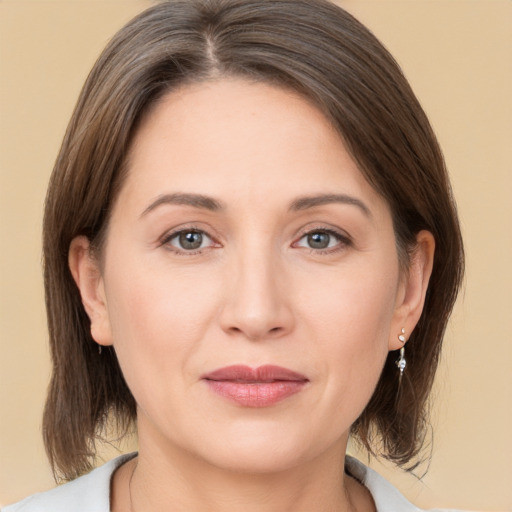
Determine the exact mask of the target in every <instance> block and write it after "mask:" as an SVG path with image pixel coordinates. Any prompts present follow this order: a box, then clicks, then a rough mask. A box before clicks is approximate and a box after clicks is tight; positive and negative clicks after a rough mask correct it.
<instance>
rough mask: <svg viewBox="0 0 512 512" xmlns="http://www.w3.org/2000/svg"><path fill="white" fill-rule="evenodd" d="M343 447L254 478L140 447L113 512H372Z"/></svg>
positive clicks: (121, 479)
mask: <svg viewBox="0 0 512 512" xmlns="http://www.w3.org/2000/svg"><path fill="white" fill-rule="evenodd" d="M345 447H346V443H345V442H341V443H340V446H338V447H336V449H333V450H330V451H329V452H328V453H325V454H322V455H321V456H319V457H317V458H315V459H314V460H308V461H307V462H304V463H303V464H300V463H299V464H296V465H294V466H292V467H290V468H286V469H281V470H279V471H273V472H260V473H256V472H249V471H247V472H240V471H236V470H230V469H229V468H228V469H226V468H222V469H219V468H218V467H215V466H213V465H212V464H209V463H208V462H205V461H203V460H200V459H198V458H197V457H194V456H191V454H189V453H186V452H184V451H182V450H179V449H176V448H170V447H167V449H166V451H165V452H163V451H162V450H161V448H160V447H156V446H153V445H151V444H150V445H145V443H143V442H142V443H141V445H140V451H139V457H138V458H137V459H136V460H133V461H130V463H128V464H127V465H126V467H122V468H121V469H120V471H119V472H118V473H119V474H118V475H117V474H116V475H115V479H114V481H113V493H112V496H113V498H114V500H113V504H112V510H113V511H114V512H116V511H117V510H123V511H124V512H126V511H127V510H129V511H130V512H146V511H149V510H151V511H152V512H159V511H168V510H170V509H172V510H173V512H185V511H187V512H188V511H191V510H208V511H211V512H232V511H237V512H238V511H240V510H244V512H256V511H257V512H289V511H290V512H291V511H293V512H306V511H307V512H311V510H319V511H320V510H321V511H322V512H354V511H356V512H359V511H364V512H366V511H372V510H374V508H373V507H374V505H373V501H372V498H371V496H370V495H369V493H368V491H367V490H366V489H364V488H363V487H362V486H361V484H359V483H358V482H356V481H355V480H354V479H352V478H351V477H349V476H348V475H346V474H345V473H344V469H343V466H344V464H343V461H344V454H345ZM157 448H158V449H157ZM116 497H117V498H116Z"/></svg>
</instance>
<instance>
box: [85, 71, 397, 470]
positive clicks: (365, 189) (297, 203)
mask: <svg viewBox="0 0 512 512" xmlns="http://www.w3.org/2000/svg"><path fill="white" fill-rule="evenodd" d="M102 261H103V263H102V267H101V274H98V277H97V278H96V281H94V283H95V288H94V293H93V294H95V296H94V297H93V299H92V300H91V301H89V302H90V304H89V305H88V306H87V305H86V307H88V312H89V314H90V316H91V321H92V333H93V336H94V338H95V339H96V341H98V342H99V343H101V344H105V345H108V344H113V345H114V347H115V351H116V354H117V356H118V358H119V362H120V365H121V368H122V370H123V373H124V375H125V378H126V381H127V383H128V386H129V387H130V389H131V391H132V393H133V395H134V397H135V399H136V401H137V404H138V427H139V438H140V446H141V450H142V449H143V448H144V447H145V449H147V450H148V451H151V450H154V451H155V452H156V451H160V452H161V451H164V452H166V453H174V454H177V453H179V454H181V456H185V457H187V456H191V457H192V458H194V459H195V460H202V461H205V462H207V463H209V464H212V465H214V466H216V467H223V468H232V469H237V470H243V471H269V470H279V469H284V468H290V467H293V466H295V465H298V464H300V463H302V462H306V461H307V462H311V461H312V460H314V459H315V458H318V457H323V456H330V455H332V454H333V453H336V455H339V456H342V454H343V453H344V450H345V445H346V441H347V436H348V431H349V429H350V426H351V424H352V423H353V422H354V421H355V420H356V418H357V417H358V416H359V414H360V413H361V412H362V410H363V409H364V407H365V405H366V404H367V402H368V401H369V399H370V397H371V395H372V392H373V390H374V388H375V385H376V383H377V380H378V378H379V375H380V373H381V369H382V367H383V364H384V361H385V358H386V355H387V352H388V350H389V349H390V348H394V349H396V348H398V346H399V345H397V335H398V334H400V329H401V328H402V321H403V319H404V308H405V306H404V301H405V300H406V295H407V293H406V290H405V288H406V286H407V285H406V284H404V282H403V280H401V279H400V275H399V263H398V258H397V251H396V246H395V237H394V233H393V226H392V219H391V215H390V210H389V208H388V205H387V204H386V203H385V201H384V200H383V199H382V198H381V197H380V196H379V195H378V194H377V193H376V192H375V191H374V190H373V189H372V188H371V187H370V185H369V184H368V183H367V182H366V180H365V179H364V178H363V176H362V174H361V172H360V171H359V170H358V168H357V166H356V164H355V163H354V161H353V160H352V158H351V157H350V155H349V154H348V153H347V151H346V149H345V147H344V145H343V143H342V141H341V139H340V137H339V136H338V135H337V133H336V132H335V131H334V129H333V128H332V127H331V126H330V124H329V122H328V121H327V120H326V118H325V117H324V116H323V115H322V114H321V113H320V112H319V110H317V109H316V108H315V107H314V106H312V105H311V104H309V103H308V102H307V101H305V100H304V99H302V98H301V97H299V96H297V95H296V94H294V93H292V92H289V91H286V90H283V89H280V88H276V87H273V86H269V85H265V84H262V83H249V82H247V81H244V80H237V79H223V80H219V81H212V82H208V83H201V84H198V85H191V86H186V87H184V88H182V89H180V90H178V91H175V92H172V93H170V94H168V95H167V96H166V97H164V98H163V100H162V101H161V102H160V103H159V104H158V105H157V106H156V108H155V109H154V110H153V111H152V112H151V113H150V115H149V116H147V117H146V118H145V120H144V122H143V123H142V125H141V126H140V129H139V130H138V132H137V134H136V136H135V139H134V142H133V146H132V148H131V152H130V155H129V159H128V175H127V179H126V181H125V183H124V185H123V187H122V190H121V192H120V194H119V196H118V198H117V201H116V203H115V205H114V209H113V212H112V217H111V221H110V225H109V229H108V235H107V241H106V245H105V248H104V254H103V260H102ZM85 302H87V300H85ZM269 365H270V367H268V366H269ZM262 366H263V367H266V368H261V367H262ZM233 367H234V368H233ZM275 367H278V368H275Z"/></svg>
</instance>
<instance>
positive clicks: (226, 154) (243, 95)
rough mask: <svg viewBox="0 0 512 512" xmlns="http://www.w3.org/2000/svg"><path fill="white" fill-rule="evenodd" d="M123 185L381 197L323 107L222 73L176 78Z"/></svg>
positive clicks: (140, 134)
mask: <svg viewBox="0 0 512 512" xmlns="http://www.w3.org/2000/svg"><path fill="white" fill-rule="evenodd" d="M127 182H128V183H127V184H125V188H127V189H128V190H131V191H132V192H137V195H139V196H140V195H141V194H143V195H146V196H155V195H157V194H162V193H174V192H196V193H201V194H205V195H213V196H217V195H219V194H220V195H222V196H230V197H231V198H232V199H235V198H237V197H240V198H241V197H243V198H244V200H250V201H257V202H260V204H267V203H268V201H269V199H270V198H274V197H276V196H279V195H280V196H282V197H283V199H284V196H287V199H289V200H290V199H293V197H294V196H297V195H304V194H305V193H306V192H309V193H311V194H315V193H352V194H363V195H366V197H367V199H370V200H371V201H372V202H374V201H380V200H381V199H380V198H379V196H378V194H377V193H376V192H375V191H374V190H373V189H372V188H371V187H370V185H369V184H368V183H367V181H366V180H365V178H364V177H363V175H362V173H361V172H360V171H359V169H358V167H357V165H356V163H355V162H354V160H353V159H352V157H351V156H350V154H349V153H348V152H347V150H346V148H345V146H344V144H343V141H342V139H341V137H340V136H339V134H338V133H337V131H336V130H335V129H334V128H333V126H332V125H331V123H330V122H329V121H328V119H327V118H326V117H325V116H324V115H323V113H322V112H321V111H320V110H319V109H318V108H316V106H314V105H313V104H312V103H311V102H309V101H308V100H306V99H304V98H303V97H302V96H300V95H298V94H297V93H295V92H293V91H290V90H287V89H283V88H279V87H276V86H273V85H268V84H265V83H261V82H249V81H246V80H243V79H221V80H217V81H209V82H203V83H198V84H192V85H187V86H183V87H182V88H180V89H178V90H175V91H173V92H170V93H168V94H167V95H166V96H164V97H163V98H162V99H161V100H160V101H159V102H158V104H156V106H154V108H153V109H152V110H151V111H150V112H149V113H148V115H147V116H146V117H145V118H144V120H143V122H142V123H141V125H140V127H139V129H138V131H137V133H136V135H135V137H134V140H133V143H132V147H131V149H130V153H129V158H128V179H127Z"/></svg>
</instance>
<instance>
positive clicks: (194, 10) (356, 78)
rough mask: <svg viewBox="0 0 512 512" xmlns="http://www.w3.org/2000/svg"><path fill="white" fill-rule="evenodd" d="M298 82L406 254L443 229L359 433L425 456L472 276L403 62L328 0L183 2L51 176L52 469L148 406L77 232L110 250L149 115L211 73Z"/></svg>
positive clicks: (87, 454)
mask: <svg viewBox="0 0 512 512" xmlns="http://www.w3.org/2000/svg"><path fill="white" fill-rule="evenodd" d="M223 75H224V76H226V75H231V76H241V77H247V78H250V79H252V80H260V81H264V82H267V83H272V84H276V85H278V86H282V87H287V88H292V89H294V90H295V91H298V92H299V93H300V94H302V95H304V96H305V97H307V98H308V99H310V100H311V101H313V102H314V103H315V104H316V105H317V106H318V107H319V108H320V109H321V110H322V111H323V112H324V113H325V115H326V116H327V117H328V118H329V119H330V120H331V122H332V123H333V124H334V126H335V127H336V128H337V130H338V131H339V133H340V135H341V137H342V138H343V140H344V142H345V144H346V146H347V148H348V150H349V151H350V153H351V154H352V156H353V158H354V159H355V161H356V162H357V163H358V165H359V167H360V169H361V171H362V172H363V174H364V175H365V177H366V178H367V180H368V181H369V182H370V183H371V185H372V186H373V187H374V188H375V189H376V190H377V191H378V192H379V193H380V194H381V195H382V196H383V197H384V198H385V199H386V200H387V202H388V203H389V205H390V207H391V211H392V216H393V221H394V227H395V234H396V240H397V247H398V249H399V255H400V259H401V262H402V264H403V265H404V266H406V265H407V255H408V254H409V252H410V251H411V250H413V249H414V243H415V235H416V234H417V233H418V232H419V231H420V230H422V229H426V230H428V231H430V232H431V233H432V234H433V235H434V237H435V240H436V250H435V261H434V267H433V271H432V276H431V280H430V285H429V290H428V292H427V297H426V303H425V307H424V311H423V314H422V316H421V318H420V321H419V323H418V325H417V327H416V329H415V330H414V332H413V333H412V335H411V338H410V340H409V343H408V345H407V370H406V373H405V375H404V380H403V381H402V384H401V386H399V379H398V374H399V372H398V371H397V368H396V366H395V364H394V363H395V360H396V359H397V355H396V353H390V354H389V356H388V358H387V361H386V364H385V367H384V370H383V373H382V375H381V378H380V380H379V383H378V385H377V388H376V390H375V393H374V395H373V397H372V399H371V400H370V402H369V404H368V405H367V407H366V408H365V410H364V412H363V413H362V415H361V416H360V417H359V418H358V420H357V421H356V422H355V424H354V425H353V427H352V433H353V435H354V436H356V438H358V439H359V440H360V441H361V442H362V443H363V444H364V445H365V446H366V447H367V448H368V449H369V450H370V452H379V453H380V454H382V455H384V456H385V457H387V458H389V459H391V460H393V461H395V462H396V463H398V464H400V465H402V466H406V465H407V464H409V466H411V465H412V461H413V460H414V458H415V457H416V456H417V455H418V453H419V450H420V448H421V445H422V441H423V438H424V432H425V427H426V404H427V398H428V395H429V392H430V389H431V387H432V381H433V377H434V373H435V370H436V367H437V363H438V358H439V352H440V347H441V342H442V338H443V334H444V330H445V327H446V323H447V320H448V316H449V314H450V311H451V309H452V306H453V303H454V301H455V298H456V295H457V292H458V289H459V286H460V282H461V278H462V273H463V250H462V241H461V236H460V230H459V225H458V221H457V215H456V211H455V206H454V202H453V199H452V195H451V190H450V184H449V181H448V177H447V173H446V169H445V165H444V162H443V157H442V154H441V151H440V149H439V146H438V144H437V141H436V138H435V136H434V134H433V132H432V129H431V127H430V125H429V122H428V120H427V118H426V116H425V114H424V112H423V110H422V108H421V106H420V105H419V103H418V101H417V99H416V98H415V96H414V94H413V92H412V91H411V89H410V87H409V85H408V83H407V81H406V80H405V78H404V76H403V75H402V72H401V70H400V68H399V66H398V65H397V64H396V62H395V61H394V60H393V58H392V57H391V55H390V54H389V53H388V52H387V50H386V49H385V48H384V47H383V46H382V45H381V44H380V43H379V41H377V39H376V38H375V37H374V36H373V35H372V34H371V33H370V32H369V31H368V30H367V29H366V28H365V27H364V26H362V25H361V24H360V23H359V22H358V21H356V20H355V19H354V18H353V17H352V16H351V15H349V14H348V13H346V12H345V11H344V10H342V9H341V8H339V7H337V6H335V5H333V4H331V3H329V2H327V1H325V0H273V1H266V0H172V1H165V2H162V3H160V4H158V5H156V6H154V7H151V8H150V9H148V10H146V11H145V12H143V13H142V14H140V15H139V16H138V17H136V18H135V19H133V20H132V21H131V22H130V23H128V24H127V25H126V26H125V27H124V28H123V29H122V30H121V31H119V32H118V33H117V35H115V36H114V38H113V39H112V41H111V42H110V43H109V44H108V46H107V48H106V49H105V50H104V51H103V53H102V55H101V56H100V57H99V59H98V61H97V62H96V64H95V66H94V68H93V69H92V71H91V73H90V75H89V77H88V79H87V81H86V83H85V85H84V88H83V90H82V93H81V95H80V98H79V100H78V103H77V106H76V108H75V111H74V113H73V116H72V118H71V121H70V124H69V127H68V129H67V132H66V135H65V137H64V141H63V144H62V147H61V150H60V154H59V156H58V158H57V162H56V164H55V168H54V171H53V174H52V177H51V180H50V185H49V189H48V195H47V201H46V210H45V217H44V275H45V288H46V306H47V313H48V325H49V332H50V345H51V355H52V360H53V374H52V379H51V383H50V388H49V393H48V399H47V402H46V408H45V412H44V420H43V435H44V440H45V444H46V449H47V452H48V456H49V459H50V462H51V464H52V467H53V468H54V471H55V472H56V474H57V473H60V474H61V475H62V476H64V477H65V478H67V479H71V478H74V477H76V476H78V475H80V474H82V473H84V472H85V471H87V470H88V469H90V467H91V465H92V463H93V462H94V456H95V440H96V439H97V436H98V435H99V432H100V431H102V429H103V428H105V426H106V425H107V423H108V419H109V418H113V419H114V420H116V421H117V427H121V428H126V427H127V426H128V425H130V424H131V423H132V421H133V420H134V419H135V417H136V405H135V401H134V399H133V396H132V395H131V393H130V390H129V389H128V387H127V386H126V383H125V381H124V379H123V375H122V373H121V369H120V367H119V364H118V362H117V358H116V355H115V352H114V350H113V349H111V348H108V349H104V351H103V354H101V355H99V354H98V349H97V345H96V344H95V342H94V341H93V339H92V338H91V334H90V323H89V319H88V317H87V315H86V313H85V311H84V308H83V306H82V303H81V300H80V295H79V293H78V289H77V287H76V286H75V283H74V281H73V279H72V276H71V273H70V271H69V268H68V260H67V257H68V250H69V246H70V243H71V240H72V239H73V238H74V237H75V236H77V235H86V236H87V237H88V238H89V240H90V241H91V242H92V244H93V246H95V247H98V248H101V242H102V237H103V235H104V233H105V227H106V226H107V225H108V218H109V213H110V211H111V209H112V203H113V201H114V200H115V198H116V196H117V194H118V192H119V189H120V187H121V185H122V182H123V177H124V176H125V173H126V165H125V164H126V162H125V160H126V155H127V152H128V149H129V147H130V142H131V139H132V137H133V135H134V132H135V131H136V128H137V125H138V123H139V122H140V120H141V116H143V115H144V114H145V113H147V112H148V110H149V109H150V108H151V105H154V104H155V102H156V101H157V100H158V99H159V98H161V97H162V96H163V95H164V94H165V93H166V92H168V91H170V90H172V89H173V88H175V87H177V86H178V85H183V84H184V83H187V82H198V81H202V80H207V79H209V78H211V77H212V76H223Z"/></svg>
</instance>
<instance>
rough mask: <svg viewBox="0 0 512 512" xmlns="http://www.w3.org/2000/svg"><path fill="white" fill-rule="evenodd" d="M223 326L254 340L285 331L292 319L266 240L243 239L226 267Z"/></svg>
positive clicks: (281, 278)
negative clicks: (243, 241) (229, 264)
mask: <svg viewBox="0 0 512 512" xmlns="http://www.w3.org/2000/svg"><path fill="white" fill-rule="evenodd" d="M228 274H229V283H228V286H227V287H226V291H227V297H226V301H225V305H224V310H223V312H222V324H223V328H224V329H225V330H227V331H229V332H231V333H234V332H236V333H241V334H244V335H245V336H246V337H247V338H249V339H252V340H255V339H261V338H265V337H269V336H271V337H276V336H279V335H282V334H284V333H285V332H287V331H289V329H290V328H291V325H292V323H293V321H292V314H291V309H290V307H289V306H290V305H289V304H288V302H287V299H286V294H285V280H286V279H285V275H284V273H283V272H282V261H281V258H280V255H279V252H278V251H277V250H276V249H275V248H274V247H272V244H271V243H270V242H269V241H268V240H266V241H265V243H262V241H261V240H260V241H259V242H258V240H255V239H252V240H249V241H246V242H245V243H244V245H243V247H241V248H240V250H239V251H237V254H236V256H235V257H234V258H233V260H232V262H231V266H230V268H229V269H228Z"/></svg>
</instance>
